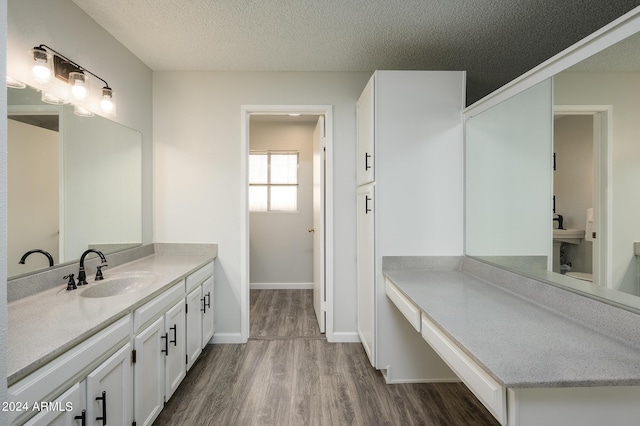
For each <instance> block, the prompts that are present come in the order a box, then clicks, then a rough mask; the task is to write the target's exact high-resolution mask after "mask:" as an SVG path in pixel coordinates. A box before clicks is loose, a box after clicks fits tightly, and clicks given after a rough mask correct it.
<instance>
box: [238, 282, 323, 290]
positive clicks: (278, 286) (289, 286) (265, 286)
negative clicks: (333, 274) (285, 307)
mask: <svg viewBox="0 0 640 426" xmlns="http://www.w3.org/2000/svg"><path fill="white" fill-rule="evenodd" d="M250 288H251V290H311V289H313V283H251V284H250Z"/></svg>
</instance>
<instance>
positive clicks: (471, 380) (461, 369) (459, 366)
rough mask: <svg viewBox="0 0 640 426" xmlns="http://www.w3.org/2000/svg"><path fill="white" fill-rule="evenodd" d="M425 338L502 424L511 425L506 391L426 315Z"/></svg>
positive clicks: (424, 324) (423, 326) (424, 320)
mask: <svg viewBox="0 0 640 426" xmlns="http://www.w3.org/2000/svg"><path fill="white" fill-rule="evenodd" d="M422 337H423V338H424V340H426V341H427V343H429V344H430V345H431V347H432V348H433V349H434V350H435V351H436V352H437V353H438V355H440V356H441V357H442V359H443V360H444V361H445V362H446V363H447V364H448V365H449V367H451V369H452V370H453V371H454V372H455V373H456V374H457V375H458V377H460V379H461V380H462V381H463V382H464V384H465V385H467V387H468V388H469V389H470V390H471V391H472V392H473V393H474V394H475V396H476V397H477V398H478V399H479V400H480V401H481V402H482V403H483V404H484V406H485V407H487V409H488V410H489V411H490V412H491V414H493V416H494V417H495V418H496V419H497V420H498V421H499V422H500V424H502V425H506V424H507V396H506V388H504V387H503V386H502V385H500V383H498V382H497V381H496V380H495V379H493V377H491V376H489V374H487V373H486V372H485V371H484V370H483V369H482V367H480V366H479V365H478V364H477V363H476V362H475V361H474V360H472V359H471V358H470V357H469V356H468V355H467V354H466V353H464V352H463V351H462V350H461V349H460V348H459V347H458V345H456V344H455V343H454V342H452V341H451V339H449V338H448V337H447V336H445V335H444V334H443V333H442V332H441V331H440V330H439V329H438V328H437V327H436V326H435V325H434V324H433V323H432V322H431V321H430V320H429V318H427V317H426V316H424V315H423V316H422Z"/></svg>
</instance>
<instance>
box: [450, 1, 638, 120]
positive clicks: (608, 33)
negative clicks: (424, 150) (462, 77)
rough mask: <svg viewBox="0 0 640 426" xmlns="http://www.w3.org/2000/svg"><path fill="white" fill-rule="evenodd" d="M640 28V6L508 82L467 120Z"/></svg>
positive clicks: (472, 110)
mask: <svg viewBox="0 0 640 426" xmlns="http://www.w3.org/2000/svg"><path fill="white" fill-rule="evenodd" d="M639 27H640V7H636V8H635V9H633V10H631V11H630V12H627V13H626V14H624V15H622V16H621V17H620V18H618V19H616V20H615V21H613V22H611V23H610V24H609V25H606V26H604V27H602V28H601V29H600V30H598V31H596V32H594V33H593V34H591V35H589V36H587V37H585V38H584V39H582V40H580V41H579V42H577V43H575V44H574V45H572V46H570V47H568V48H567V49H565V50H563V51H562V52H560V53H558V54H557V55H555V56H553V57H552V58H550V59H548V60H547V61H545V62H543V63H541V64H540V65H538V66H537V67H535V68H533V69H531V70H530V71H528V72H526V73H524V74H522V75H521V76H520V77H518V78H516V79H515V80H513V81H511V82H509V83H507V84H505V85H504V86H502V87H501V88H499V89H498V90H496V91H494V92H492V93H490V94H489V95H487V96H485V97H484V98H482V99H480V100H479V101H477V102H475V103H474V104H472V105H470V106H469V107H467V108H465V109H464V111H463V117H464V119H465V120H466V119H468V118H470V117H473V116H475V115H478V114H480V113H481V112H483V111H486V110H487V109H489V108H491V107H493V106H495V105H497V104H499V103H500V102H502V101H504V100H506V99H508V98H510V97H512V96H514V95H517V94H518V93H520V92H522V91H524V90H526V89H528V88H530V87H533V86H535V85H536V84H538V83H540V82H542V81H544V80H546V79H548V78H550V77H553V76H554V75H555V74H557V73H559V72H561V71H564V70H566V69H567V68H569V67H571V66H573V65H575V64H577V63H579V62H581V61H583V60H584V59H586V58H588V57H589V56H592V55H594V54H595V53H598V52H600V51H602V50H603V49H606V48H607V47H609V46H612V45H613V44H615V43H617V42H619V41H621V40H623V39H625V38H627V37H629V36H631V35H633V34H635V33H637V32H638V28H639Z"/></svg>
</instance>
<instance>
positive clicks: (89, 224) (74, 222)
mask: <svg viewBox="0 0 640 426" xmlns="http://www.w3.org/2000/svg"><path fill="white" fill-rule="evenodd" d="M62 122H63V138H62V139H63V156H64V159H63V169H64V176H63V178H62V180H63V186H64V194H63V202H64V217H63V227H64V232H63V236H64V244H63V253H62V254H63V257H62V260H63V261H69V260H73V259H78V258H79V257H80V255H81V254H82V252H84V251H85V250H86V249H87V247H93V246H95V245H100V244H127V243H133V244H136V243H139V241H140V234H141V229H140V227H141V223H140V220H139V218H140V215H141V211H140V188H141V181H140V178H141V176H140V164H141V161H142V158H141V149H140V148H141V147H140V134H139V133H138V132H134V131H132V130H131V129H129V128H127V127H124V126H118V125H114V124H113V123H112V122H111V121H109V120H105V119H102V118H101V117H91V118H86V117H78V116H77V115H75V114H70V113H69V112H68V111H65V112H64V113H63V114H62ZM105 200H108V202H105Z"/></svg>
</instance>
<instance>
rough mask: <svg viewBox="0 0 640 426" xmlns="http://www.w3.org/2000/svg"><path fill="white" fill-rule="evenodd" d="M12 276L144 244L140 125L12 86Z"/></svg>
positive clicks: (9, 263) (9, 142)
mask: <svg viewBox="0 0 640 426" xmlns="http://www.w3.org/2000/svg"><path fill="white" fill-rule="evenodd" d="M7 100H8V125H7V126H8V135H7V136H8V138H7V146H8V148H7V156H8V161H7V162H8V167H7V169H8V171H7V174H8V176H7V180H8V188H7V192H8V196H7V207H8V224H7V234H8V238H7V240H8V241H7V245H8V247H7V256H8V259H7V268H8V276H9V278H12V277H16V276H18V275H23V274H26V273H31V272H33V271H36V270H40V269H43V268H46V267H48V265H49V261H48V259H47V257H45V256H44V255H42V254H39V253H34V254H31V255H30V256H29V257H28V258H27V259H26V261H25V263H24V264H19V263H18V262H19V260H20V258H21V257H22V256H23V255H24V254H25V253H26V252H27V251H29V250H33V249H41V250H44V251H47V252H48V253H50V254H51V256H52V258H53V261H54V263H55V264H59V263H67V262H75V261H77V260H78V259H79V257H80V255H81V254H82V253H83V252H84V251H85V250H86V249H87V248H90V247H91V248H98V249H100V250H102V251H103V252H104V253H105V254H106V253H112V252H114V251H118V250H122V249H125V248H130V247H133V246H137V245H140V244H141V241H142V223H141V205H142V202H141V167H142V166H141V164H142V148H141V136H140V133H139V132H137V131H135V130H132V129H129V128H126V127H124V126H122V125H120V124H117V123H115V122H113V121H110V120H108V119H106V118H103V117H98V116H93V117H81V116H78V115H75V114H74V113H73V106H69V105H65V106H52V105H47V104H44V103H42V102H41V101H40V93H39V92H38V91H37V90H35V89H33V88H30V87H27V88H25V89H15V88H8V89H7Z"/></svg>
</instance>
